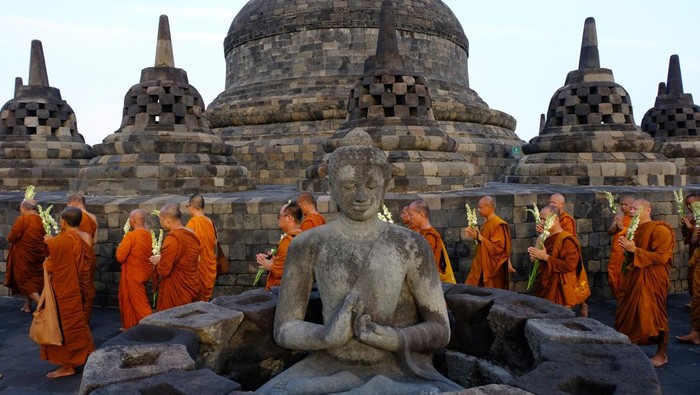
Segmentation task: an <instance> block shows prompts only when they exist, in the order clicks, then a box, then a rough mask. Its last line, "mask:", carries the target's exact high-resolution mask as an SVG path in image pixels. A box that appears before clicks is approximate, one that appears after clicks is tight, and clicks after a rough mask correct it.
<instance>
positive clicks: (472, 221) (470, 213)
mask: <svg viewBox="0 0 700 395" xmlns="http://www.w3.org/2000/svg"><path fill="white" fill-rule="evenodd" d="M464 207H465V208H466V209H467V226H469V227H470V228H476V227H477V222H476V221H477V217H476V209H475V208H471V207H469V204H468V203H467V204H465V205H464ZM474 244H476V245H478V244H479V240H477V239H474Z"/></svg>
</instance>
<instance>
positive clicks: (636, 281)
mask: <svg viewBox="0 0 700 395" xmlns="http://www.w3.org/2000/svg"><path fill="white" fill-rule="evenodd" d="M637 211H639V226H638V227H637V231H636V232H634V238H633V239H632V240H629V239H627V238H626V237H625V236H620V238H619V240H618V242H619V243H620V246H621V247H622V248H623V249H624V250H626V251H628V252H629V253H630V254H632V255H631V258H630V262H629V263H628V264H627V266H626V267H623V270H624V272H623V273H622V281H621V282H620V300H619V302H618V303H617V310H616V312H615V329H617V331H618V332H621V333H624V334H625V335H627V336H629V338H630V341H631V342H632V343H634V344H638V345H647V344H657V345H658V348H657V352H656V354H655V355H654V356H653V357H651V358H650V361H651V364H652V365H653V366H654V367H659V366H663V365H665V364H667V363H668V355H667V353H666V349H667V348H668V331H669V327H668V315H667V313H666V295H667V294H668V284H669V276H668V272H669V270H670V269H671V265H672V263H673V249H674V247H675V245H676V239H675V235H674V233H673V229H672V228H671V226H670V225H668V224H667V223H665V222H663V221H652V220H651V203H649V201H648V200H644V199H637V200H635V201H634V202H632V208H631V210H630V214H632V216H634V215H635V213H636V212H637Z"/></svg>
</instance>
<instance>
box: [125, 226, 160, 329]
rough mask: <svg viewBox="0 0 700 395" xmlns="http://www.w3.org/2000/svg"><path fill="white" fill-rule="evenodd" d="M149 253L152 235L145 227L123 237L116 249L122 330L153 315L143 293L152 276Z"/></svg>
mask: <svg viewBox="0 0 700 395" xmlns="http://www.w3.org/2000/svg"><path fill="white" fill-rule="evenodd" d="M151 251H152V248H151V232H149V231H148V230H147V229H145V228H139V229H136V230H133V231H131V232H129V233H127V234H126V235H124V238H123V239H122V242H121V243H119V247H118V248H117V261H119V263H121V264H122V274H121V277H120V278H119V294H118V298H119V313H120V315H121V319H122V327H123V328H124V329H129V328H131V327H132V326H134V325H136V324H138V323H139V321H141V319H142V318H143V317H145V316H147V315H149V314H151V313H152V310H151V304H150V303H149V302H148V294H147V293H146V284H147V283H148V280H150V279H151V277H152V276H153V265H151V262H150V261H149V258H150V257H151Z"/></svg>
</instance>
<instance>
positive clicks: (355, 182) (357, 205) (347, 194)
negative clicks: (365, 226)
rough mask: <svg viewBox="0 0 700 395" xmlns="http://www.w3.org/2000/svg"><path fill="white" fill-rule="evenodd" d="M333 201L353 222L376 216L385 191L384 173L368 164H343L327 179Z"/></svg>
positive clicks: (375, 166) (379, 168) (377, 167)
mask: <svg viewBox="0 0 700 395" xmlns="http://www.w3.org/2000/svg"><path fill="white" fill-rule="evenodd" d="M331 186H332V195H333V200H334V201H335V202H336V204H337V205H338V209H339V211H340V212H341V213H342V214H343V215H345V216H346V217H347V218H349V219H352V220H354V221H367V220H369V219H372V218H374V217H376V216H377V213H378V212H379V209H380V208H381V205H382V202H383V201H384V193H385V192H386V186H387V180H386V177H385V171H384V170H383V169H382V168H381V167H379V166H377V165H371V164H363V165H359V164H354V165H344V166H341V167H340V168H338V170H337V173H336V174H334V176H333V177H332V178H331Z"/></svg>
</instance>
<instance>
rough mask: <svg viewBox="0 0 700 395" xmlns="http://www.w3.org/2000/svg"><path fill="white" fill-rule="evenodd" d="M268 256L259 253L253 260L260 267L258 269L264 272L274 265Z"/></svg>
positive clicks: (273, 259) (272, 259)
mask: <svg viewBox="0 0 700 395" xmlns="http://www.w3.org/2000/svg"><path fill="white" fill-rule="evenodd" d="M268 256H269V255H268V254H263V253H260V254H258V255H256V256H255V260H256V261H257V262H258V265H260V267H262V268H264V269H265V270H270V268H271V267H272V264H273V263H275V258H274V257H270V258H268Z"/></svg>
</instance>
